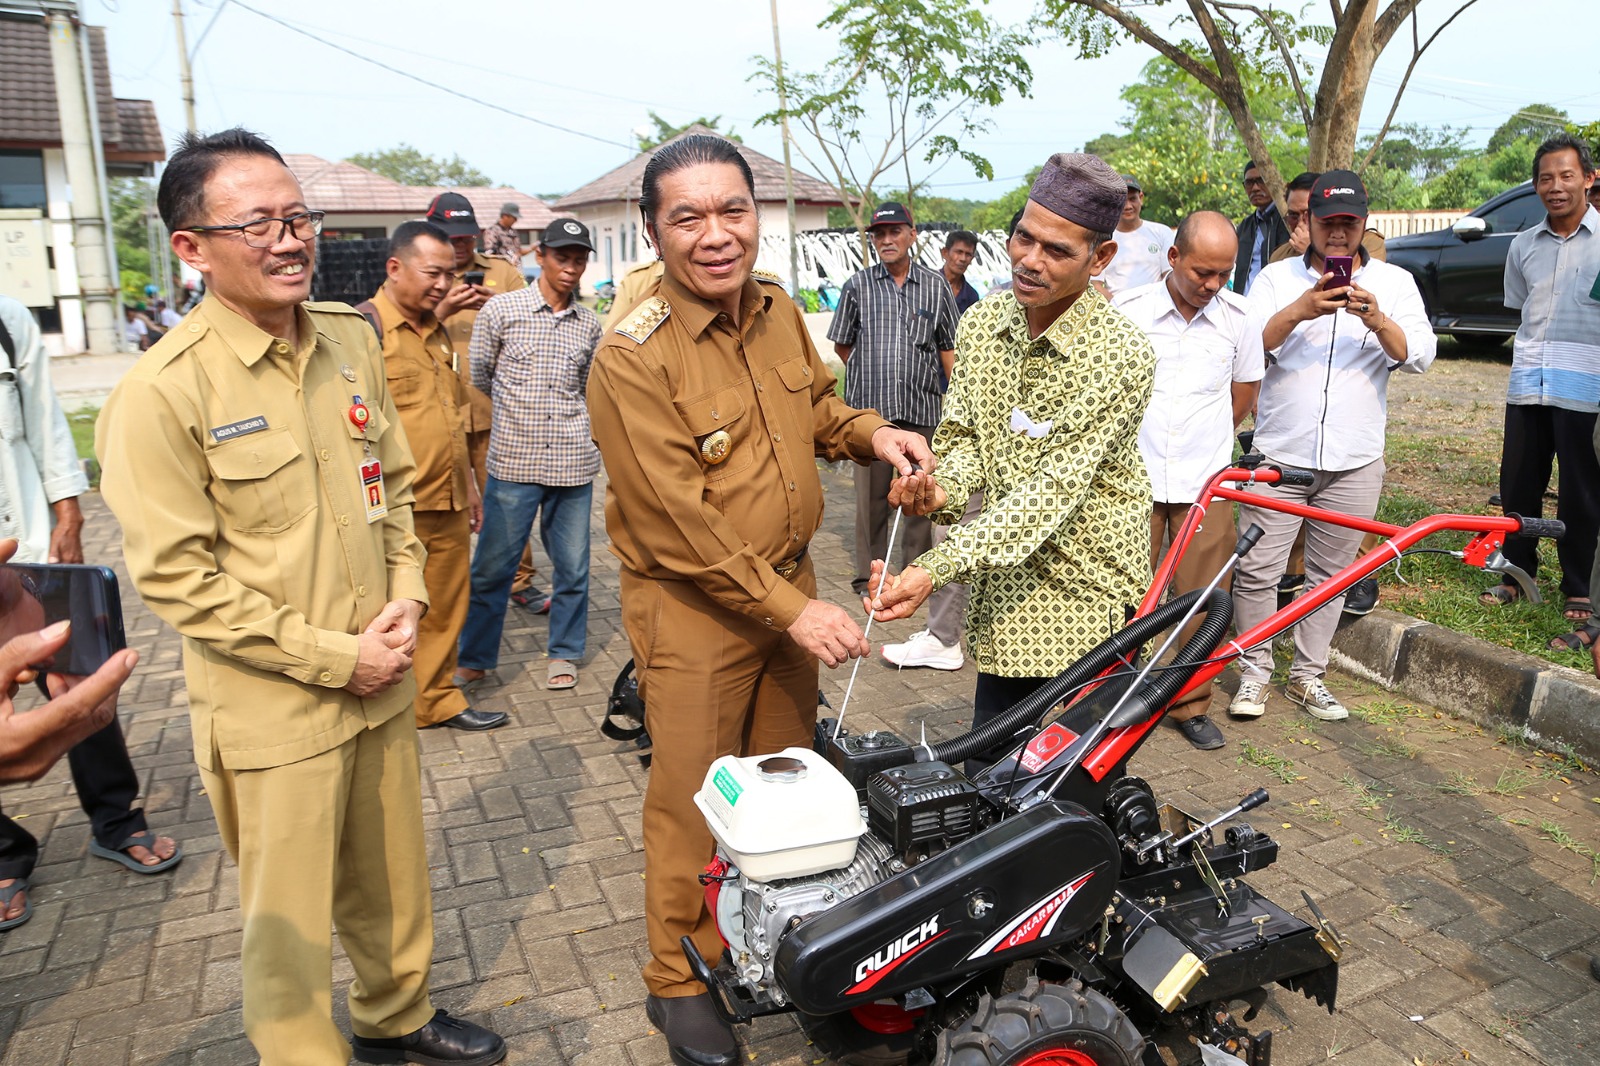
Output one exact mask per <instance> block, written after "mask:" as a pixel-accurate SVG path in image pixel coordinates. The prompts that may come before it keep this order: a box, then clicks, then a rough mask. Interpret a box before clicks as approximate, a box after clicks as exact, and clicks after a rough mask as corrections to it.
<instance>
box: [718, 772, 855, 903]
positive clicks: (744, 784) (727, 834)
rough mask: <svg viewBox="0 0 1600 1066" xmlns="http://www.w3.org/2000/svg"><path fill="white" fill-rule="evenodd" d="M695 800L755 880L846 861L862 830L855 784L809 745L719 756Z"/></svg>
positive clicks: (831, 866)
mask: <svg viewBox="0 0 1600 1066" xmlns="http://www.w3.org/2000/svg"><path fill="white" fill-rule="evenodd" d="M694 802H695V806H697V807H699V808H700V813H701V814H703V815H705V819H706V824H707V825H709V826H710V827H711V833H712V835H713V836H715V837H716V838H717V843H719V844H721V845H722V850H723V851H725V852H726V853H727V855H728V857H729V858H730V859H732V860H733V861H734V863H735V864H736V865H737V866H738V867H739V869H740V870H742V871H743V872H744V875H745V876H746V877H748V878H750V879H751V880H754V881H777V880H781V879H783V878H786V877H804V876H805V875H807V874H815V873H821V872H822V871H824V870H836V869H838V868H839V867H841V866H848V865H850V863H851V862H853V861H854V860H855V857H856V840H857V839H858V838H859V837H860V836H861V834H862V833H865V832H866V831H867V827H866V824H865V823H864V822H863V821H862V820H861V808H860V806H859V805H858V804H857V801H856V790H855V789H854V788H852V787H850V782H849V781H846V780H845V778H844V775H843V774H841V773H839V771H838V770H836V769H834V768H833V765H832V764H831V763H829V762H828V760H827V759H826V758H825V757H824V756H821V755H818V754H817V753H816V752H814V751H812V750H811V749H810V748H785V749H784V750H783V751H780V752H778V753H777V754H776V755H752V756H749V757H748V758H743V759H741V758H738V757H737V756H733V755H724V756H723V757H722V758H720V759H718V760H717V761H716V762H714V763H712V764H711V768H710V769H709V770H707V771H706V779H705V782H704V784H702V785H701V786H700V791H699V792H696V793H695V794H694Z"/></svg>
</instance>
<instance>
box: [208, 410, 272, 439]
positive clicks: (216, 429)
mask: <svg viewBox="0 0 1600 1066" xmlns="http://www.w3.org/2000/svg"><path fill="white" fill-rule="evenodd" d="M266 428H267V416H266V415H254V416H252V417H250V418H244V419H240V420H239V421H238V422H229V423H228V424H227V425H225V426H212V427H211V430H210V433H211V439H212V440H214V441H216V442H217V443H218V444H221V443H222V442H223V441H225V440H232V439H233V438H235V437H244V436H248V435H250V434H251V433H260V432H261V431H262V430H264V429H266Z"/></svg>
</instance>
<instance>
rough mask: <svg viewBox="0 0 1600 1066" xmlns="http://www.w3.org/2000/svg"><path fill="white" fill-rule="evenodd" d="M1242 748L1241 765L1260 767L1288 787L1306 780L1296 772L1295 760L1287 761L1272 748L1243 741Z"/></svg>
mask: <svg viewBox="0 0 1600 1066" xmlns="http://www.w3.org/2000/svg"><path fill="white" fill-rule="evenodd" d="M1240 747H1241V748H1242V754H1241V755H1240V756H1239V762H1240V763H1241V764H1242V763H1249V764H1250V765H1251V766H1256V767H1260V768H1261V769H1263V770H1265V771H1266V772H1267V773H1269V774H1271V775H1272V776H1273V777H1276V778H1277V779H1278V780H1279V781H1282V782H1283V783H1284V784H1286V785H1292V784H1294V782H1296V781H1303V780H1305V775H1303V774H1297V773H1295V772H1294V760H1293V759H1286V758H1284V757H1283V756H1282V755H1279V754H1278V753H1277V752H1275V751H1273V750H1272V749H1271V748H1263V747H1258V746H1257V745H1255V744H1252V743H1250V742H1249V741H1248V740H1246V741H1242V742H1241V744H1240Z"/></svg>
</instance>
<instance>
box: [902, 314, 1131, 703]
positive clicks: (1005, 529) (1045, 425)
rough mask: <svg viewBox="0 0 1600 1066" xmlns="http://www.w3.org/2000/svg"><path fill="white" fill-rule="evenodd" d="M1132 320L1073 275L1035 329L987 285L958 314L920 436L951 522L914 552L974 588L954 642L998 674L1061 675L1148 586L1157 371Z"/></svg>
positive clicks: (937, 571)
mask: <svg viewBox="0 0 1600 1066" xmlns="http://www.w3.org/2000/svg"><path fill="white" fill-rule="evenodd" d="M1155 364H1156V357H1155V351H1154V349H1153V348H1151V346H1150V341H1149V340H1148V339H1147V338H1146V337H1145V335H1144V333H1143V332H1142V331H1141V330H1140V329H1139V328H1138V327H1137V326H1135V325H1134V324H1133V323H1132V322H1130V321H1129V320H1128V319H1127V318H1125V317H1124V316H1123V314H1122V312H1120V311H1117V310H1115V309H1114V308H1112V306H1111V304H1110V303H1109V302H1107V300H1106V299H1105V297H1104V296H1102V295H1100V293H1099V291H1098V290H1096V289H1094V288H1092V287H1091V288H1089V289H1087V290H1086V291H1085V292H1084V294H1083V295H1082V296H1080V297H1078V299H1077V301H1076V302H1074V303H1073V305H1072V306H1071V307H1070V308H1068V310H1067V311H1066V312H1065V313H1064V314H1063V315H1062V316H1061V317H1060V318H1058V319H1057V320H1056V321H1055V322H1054V323H1053V324H1051V326H1050V328H1049V329H1047V330H1045V332H1044V334H1043V335H1042V336H1040V337H1039V339H1038V340H1033V339H1030V337H1029V335H1028V322H1027V319H1026V317H1025V316H1024V314H1023V310H1022V307H1021V306H1020V305H1019V304H1018V303H1017V300H1016V297H1015V296H1013V295H1012V294H1011V292H1009V291H1004V292H998V293H995V294H994V295H992V296H989V297H988V298H986V299H984V300H983V301H981V302H980V303H978V304H976V305H975V306H974V307H972V308H971V309H970V310H969V311H968V312H967V313H966V315H965V316H964V317H963V318H962V319H961V327H960V330H959V332H958V334H957V338H956V370H955V374H954V375H953V376H952V378H951V380H950V391H949V393H948V394H947V395H946V397H945V401H944V421H943V422H941V423H940V424H939V429H938V432H937V433H935V434H934V439H933V450H934V453H935V454H936V455H937V456H938V459H939V465H938V472H937V474H936V475H935V477H936V479H937V480H938V482H939V484H940V485H941V486H943V487H944V489H945V490H946V491H947V492H948V493H949V495H950V501H949V503H948V505H947V506H946V507H945V508H944V509H943V510H942V511H938V512H935V513H934V514H933V516H932V518H933V520H934V521H935V522H940V523H946V524H948V523H952V522H955V521H956V520H957V519H959V518H960V517H961V513H962V510H963V509H964V508H965V506H966V501H967V498H968V497H969V496H971V494H972V493H974V492H976V491H978V490H979V489H982V490H983V491H984V506H983V512H982V514H980V515H979V516H978V517H977V519H975V520H974V521H972V522H970V523H968V524H966V525H952V526H951V527H950V535H949V537H947V538H946V539H945V541H944V542H943V543H942V544H940V545H939V546H937V547H935V548H933V549H932V550H931V551H928V552H925V553H924V554H923V555H921V556H920V557H918V559H917V560H916V565H918V566H921V567H922V568H923V569H925V570H927V571H928V572H929V574H931V575H932V577H933V585H934V588H936V589H937V588H941V587H943V586H944V585H947V584H949V583H950V582H952V581H961V582H966V583H968V584H970V585H971V586H972V594H971V596H970V597H969V599H968V606H967V643H968V645H969V647H970V650H971V652H972V655H973V657H974V658H975V659H976V660H977V663H978V669H979V670H980V671H982V672H984V673H989V674H997V675H999V676H1002V677H1050V676H1054V675H1055V674H1058V673H1060V672H1061V671H1062V670H1064V669H1066V668H1067V667H1068V666H1070V665H1071V664H1072V662H1073V661H1074V660H1075V659H1077V658H1079V657H1080V656H1082V655H1083V654H1084V653H1085V652H1087V651H1088V650H1089V649H1090V648H1092V647H1094V646H1095V645H1096V644H1098V643H1100V641H1102V640H1104V639H1105V638H1106V637H1107V636H1108V635H1109V634H1110V633H1111V632H1113V631H1114V630H1115V629H1120V628H1122V624H1123V618H1124V612H1125V609H1126V608H1128V607H1130V606H1134V605H1136V604H1137V603H1138V602H1139V600H1140V598H1141V597H1142V596H1143V594H1144V591H1145V589H1146V587H1147V586H1148V585H1149V584H1150V477H1149V475H1148V474H1147V473H1146V472H1145V467H1144V460H1143V459H1142V458H1140V456H1139V424H1140V423H1141V422H1142V421H1143V420H1144V412H1145V407H1146V406H1148V405H1149V403H1150V392H1151V388H1152V384H1153V382H1154V376H1155Z"/></svg>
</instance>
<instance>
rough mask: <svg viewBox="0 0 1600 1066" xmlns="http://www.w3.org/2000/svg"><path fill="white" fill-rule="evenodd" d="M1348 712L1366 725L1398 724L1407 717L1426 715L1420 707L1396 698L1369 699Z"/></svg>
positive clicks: (1422, 716)
mask: <svg viewBox="0 0 1600 1066" xmlns="http://www.w3.org/2000/svg"><path fill="white" fill-rule="evenodd" d="M1350 714H1351V716H1352V717H1354V718H1359V719H1361V720H1362V721H1363V722H1366V723H1367V724H1368V725H1389V726H1393V725H1399V724H1400V723H1401V722H1404V721H1406V720H1408V719H1414V718H1424V717H1426V715H1425V714H1424V713H1423V711H1422V708H1420V707H1414V706H1412V705H1411V704H1409V703H1407V702H1405V701H1404V700H1397V699H1382V700H1371V701H1369V702H1367V703H1363V704H1361V705H1360V706H1358V707H1351V708H1350Z"/></svg>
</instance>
